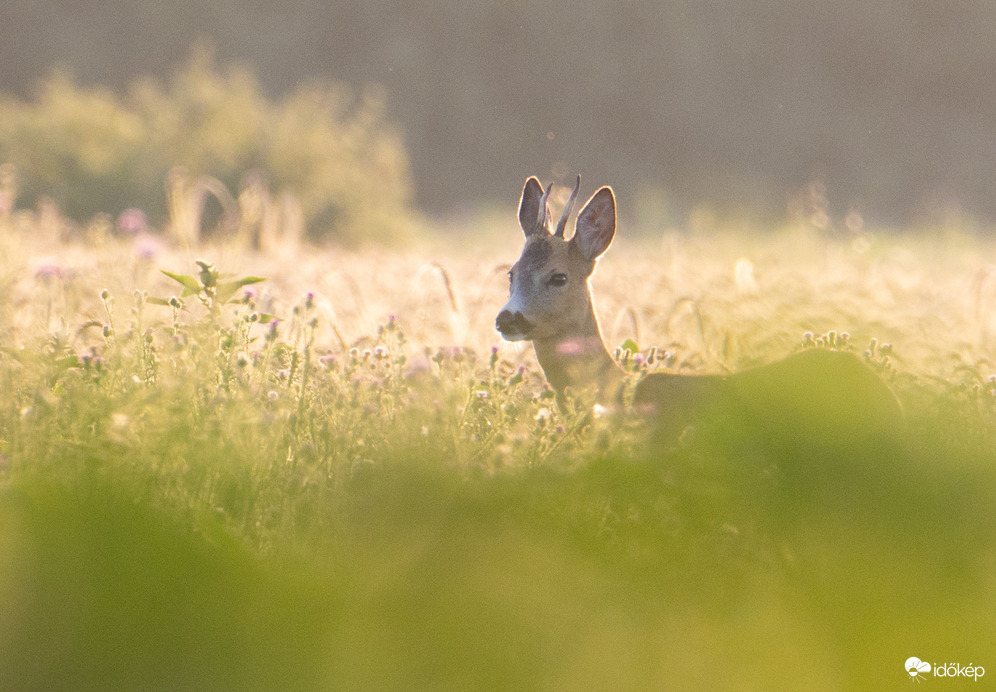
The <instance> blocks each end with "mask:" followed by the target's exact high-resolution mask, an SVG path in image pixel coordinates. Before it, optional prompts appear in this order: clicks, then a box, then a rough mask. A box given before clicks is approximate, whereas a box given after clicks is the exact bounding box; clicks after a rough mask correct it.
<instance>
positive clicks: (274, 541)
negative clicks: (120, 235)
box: [0, 219, 996, 689]
mask: <svg viewBox="0 0 996 692" xmlns="http://www.w3.org/2000/svg"><path fill="white" fill-rule="evenodd" d="M19 228H20V230H13V229H12V228H11V227H9V226H8V227H6V230H5V234H4V235H3V236H2V237H0V252H2V253H3V256H4V258H5V259H4V261H3V264H2V265H0V349H2V350H0V392H2V394H0V487H2V492H0V549H2V550H0V554H2V555H3V561H2V562H0V621H3V622H4V623H5V626H4V628H3V629H2V632H0V687H3V688H4V689H33V688H52V687H65V686H67V685H68V686H70V687H73V688H75V689H136V688H163V689H177V688H198V689H199V688H210V689H278V688H279V689H328V688H337V689H343V688H346V689H470V688H505V689H586V688H587V689H593V688H599V689H605V688H613V689H662V688H675V689H694V688H700V689H701V688H710V689H724V688H725V689H738V688H754V689H757V688H762V689H788V688H799V687H803V688H806V689H867V688H869V687H873V688H881V689H891V688H893V687H895V688H898V687H899V686H900V685H908V684H909V682H910V681H909V680H908V679H907V678H908V676H907V675H906V672H905V671H904V670H903V662H904V661H905V660H906V659H907V658H909V657H910V656H914V655H915V656H918V657H920V658H921V659H923V660H927V661H931V662H934V663H942V662H945V661H959V662H961V663H963V664H965V665H967V664H969V663H975V664H976V665H983V666H985V665H987V664H991V663H992V662H993V661H994V659H993V656H992V655H993V653H996V652H994V651H993V649H992V645H991V632H992V625H993V621H992V615H991V614H992V613H993V612H994V611H996V607H994V606H996V604H994V603H993V596H992V594H994V593H996V588H994V587H996V553H994V551H993V545H996V543H994V538H996V525H994V521H993V518H992V512H991V507H992V506H993V501H994V500H996V470H994V469H993V465H992V463H993V459H994V458H996V455H994V451H996V446H994V444H993V442H994V438H993V432H994V429H996V420H994V416H996V406H994V402H993V391H994V385H993V383H992V381H991V380H990V379H989V378H990V375H992V374H994V373H996V366H994V364H993V350H994V344H993V327H994V325H993V322H992V315H993V313H994V310H993V305H992V304H993V301H994V299H996V272H994V270H993V267H992V265H991V264H990V260H991V258H992V257H996V247H994V245H993V243H991V242H989V241H984V240H980V239H978V238H973V237H970V236H967V235H964V234H957V233H945V234H943V235H935V236H933V237H931V236H926V235H921V236H917V237H902V236H889V235H885V234H879V235H876V234H865V235H861V236H848V237H832V236H828V235H826V234H817V233H814V232H813V231H811V230H804V229H787V230H783V231H780V232H777V233H772V234H765V233H762V234H758V235H747V234H743V233H735V232H732V231H730V232H725V233H713V234H709V235H695V236H688V235H683V234H680V233H676V232H675V233H670V232H669V233H667V234H664V235H659V234H658V235H655V236H646V235H644V236H642V237H641V238H640V239H635V238H632V237H627V235H626V231H625V227H623V229H621V231H620V237H619V238H618V240H617V243H616V245H615V246H614V247H613V248H612V249H610V251H609V253H608V254H607V255H606V256H605V257H604V258H603V260H602V261H601V263H600V266H599V268H598V270H597V272H596V275H595V277H594V279H593V284H594V289H595V296H596V308H597V311H598V313H599V315H600V318H601V323H602V328H603V331H604V332H605V334H606V337H607V341H608V342H609V344H610V348H614V347H615V346H617V345H620V344H622V343H623V342H624V341H625V340H627V339H631V340H632V341H634V342H635V343H637V344H638V345H639V346H640V348H641V349H642V350H644V351H645V350H646V349H648V348H650V347H651V346H656V347H657V348H658V352H659V353H663V352H667V354H668V356H667V357H666V358H663V359H662V361H659V362H658V363H655V365H654V367H664V368H670V369H673V370H675V371H687V372H724V371H737V370H741V369H743V368H746V367H749V366H752V365H756V364H760V363H764V362H769V361H772V360H775V359H777V358H780V357H782V356H784V355H787V354H788V353H791V352H793V351H795V350H798V349H799V348H802V347H804V342H806V341H807V340H811V341H813V342H814V343H812V344H809V346H810V347H829V346H828V344H826V343H825V342H826V341H827V340H828V338H829V337H827V336H826V335H827V334H828V333H829V332H834V336H833V337H832V338H833V345H834V347H836V348H844V349H849V350H853V351H855V352H856V353H857V354H859V356H862V354H863V352H864V351H866V350H869V351H870V352H869V355H868V362H869V364H870V367H873V368H875V369H876V371H878V372H880V373H881V375H882V377H883V379H885V380H886V381H887V382H888V383H889V385H890V386H891V387H892V388H893V390H894V391H895V392H896V394H897V396H898V397H899V399H900V401H901V403H902V404H903V406H904V409H905V411H906V415H907V419H908V421H907V422H908V427H907V430H904V431H900V432H899V434H898V437H899V440H898V442H897V444H896V446H895V447H894V448H891V449H890V450H887V453H883V451H882V450H880V449H871V448H869V449H867V450H865V451H867V454H862V453H855V454H854V455H853V456H849V457H847V458H837V457H828V456H826V455H825V454H823V453H822V450H819V449H813V450H801V451H800V450H795V451H794V452H793V453H792V454H787V453H785V452H784V450H778V449H775V448H769V447H766V446H765V445H764V444H762V443H759V441H758V440H757V439H754V438H753V437H751V436H750V434H749V433H748V434H746V435H745V434H744V431H743V430H737V431H733V430H727V429H724V428H722V427H721V426H717V425H708V424H704V425H703V426H701V428H700V429H699V430H695V431H692V433H691V434H688V435H685V436H684V437H683V438H682V439H681V440H679V441H675V442H674V443H673V444H664V445H657V444H653V443H651V442H649V441H648V440H647V438H646V435H645V431H644V430H643V427H642V425H641V423H640V422H639V421H635V420H631V419H629V418H628V417H626V416H616V417H609V418H596V419H591V418H589V417H587V412H584V411H580V412H573V413H572V412H568V413H563V412H559V411H557V409H556V406H555V405H554V404H553V401H552V399H551V398H550V396H549V393H548V392H546V391H545V390H544V388H543V383H542V378H541V375H540V373H539V372H538V371H537V367H536V366H535V363H534V360H533V356H532V352H531V349H530V348H528V347H526V348H522V347H519V346H513V345H509V344H503V343H500V342H499V340H498V338H497V335H496V334H495V332H494V328H493V321H494V316H495V314H496V313H497V311H498V309H499V308H500V306H501V305H502V304H503V302H504V300H505V290H506V278H505V271H506V269H507V265H509V264H511V263H512V262H513V261H514V260H515V259H516V258H517V256H518V252H519V247H520V242H521V238H520V237H519V233H518V232H517V231H516V230H515V226H514V224H513V223H508V224H505V225H495V226H494V227H490V226H487V225H485V226H483V227H475V228H473V229H470V230H469V231H468V229H433V231H434V232H433V233H432V235H431V236H429V235H428V234H427V238H428V239H426V240H424V241H422V243H420V244H419V243H416V244H413V245H411V246H408V247H406V248H404V249H398V250H391V249H368V250H363V251H342V250H337V249H331V248H330V249H315V248H307V249H300V250H297V249H295V248H285V250H286V251H285V252H284V253H283V254H282V255H279V253H276V252H274V253H271V254H270V255H261V254H258V253H253V252H250V251H247V250H245V249H242V248H239V247H238V246H236V245H234V244H231V245H225V244H218V245H215V246H205V247H201V248H198V249H197V250H196V251H180V250H177V249H175V248H170V247H168V246H165V245H156V246H153V245H151V244H149V240H148V239H145V240H142V241H133V240H122V239H117V238H114V237H113V236H110V235H106V234H101V233H97V232H92V233H91V234H90V236H89V237H87V238H86V239H85V240H74V241H69V240H66V239H65V238H57V237H55V235H56V234H55V233H54V232H52V231H51V229H46V228H44V227H43V225H42V224H41V221H39V220H37V219H35V220H33V221H32V223H30V224H22V225H21V226H20V227H19ZM26 231H31V232H26ZM633 235H636V234H633ZM139 243H145V244H139ZM200 258H204V259H207V260H209V261H210V262H213V263H214V265H215V267H216V269H217V271H219V272H222V273H226V272H227V273H231V274H232V275H233V278H236V279H237V278H240V277H248V276H260V277H266V278H267V281H265V282H262V283H255V284H252V285H248V286H246V288H245V289H243V290H242V291H240V292H239V294H238V295H237V301H236V302H235V303H233V304H230V305H226V306H224V307H222V308H220V309H219V310H217V311H216V312H214V313H212V311H211V310H210V309H209V308H207V307H205V306H204V305H203V304H201V302H200V301H199V300H198V297H197V296H195V295H188V296H186V297H182V300H183V301H184V305H185V307H184V308H183V309H181V310H178V311H176V312H174V310H173V309H172V308H170V307H169V306H168V305H161V304H157V303H155V302H152V301H150V300H149V298H161V299H166V300H168V299H169V298H171V297H173V296H176V297H178V298H179V297H181V296H180V290H181V286H180V284H179V283H177V282H175V281H173V280H171V279H169V278H168V277H166V276H165V275H163V274H162V273H161V271H160V270H167V271H170V272H173V273H176V274H187V275H190V276H192V277H197V276H198V271H199V268H198V267H197V266H196V265H195V264H194V260H195V259H200ZM105 291H106V293H104V292H105ZM136 291H137V292H138V293H137V294H136V293H135V292H136ZM272 318H276V322H275V323H274V322H273V321H272ZM845 333H846V334H847V337H846V338H845V337H844V336H843V335H844V334H845ZM821 339H822V340H823V342H824V344H823V346H816V345H815V342H817V341H819V340H821ZM873 339H874V340H875V345H874V347H871V342H872V340H873ZM493 347H497V348H496V349H495V348H493ZM862 357H864V356H862ZM523 366H524V369H523Z"/></svg>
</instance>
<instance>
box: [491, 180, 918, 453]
mask: <svg viewBox="0 0 996 692" xmlns="http://www.w3.org/2000/svg"><path fill="white" fill-rule="evenodd" d="M580 184H581V178H580V176H578V180H577V184H576V185H575V187H574V191H573V192H572V193H571V196H570V199H569V200H568V202H567V205H566V206H565V208H564V211H563V213H562V215H561V217H560V220H559V222H558V223H557V226H556V228H551V217H550V212H549V209H548V208H547V199H548V197H549V194H550V189H549V188H548V189H547V190H546V191H545V192H544V190H543V187H542V185H540V183H539V181H538V180H537V179H536V178H535V177H531V178H529V179H528V180H526V184H525V187H524V188H523V190H522V198H521V200H520V202H519V224H520V225H521V226H522V230H523V232H524V233H525V235H526V244H525V247H524V248H523V250H522V255H521V257H520V258H519V261H518V262H516V263H515V264H514V265H513V266H512V268H511V270H510V271H509V283H510V288H509V293H510V295H509V300H508V303H507V304H506V305H505V307H504V308H502V310H501V312H500V313H499V314H498V318H497V320H496V321H495V326H496V327H497V329H498V331H499V332H500V333H501V335H502V337H503V338H505V339H506V340H508V341H525V340H529V341H532V342H533V346H534V348H535V350H536V358H537V360H539V363H540V366H541V367H542V368H543V372H544V374H545V375H546V379H547V380H548V381H549V383H550V385H551V386H552V387H553V389H554V390H555V391H556V393H557V401H558V403H559V404H560V405H561V407H563V405H564V402H565V390H566V389H567V388H568V387H570V388H571V389H572V390H573V391H574V393H576V394H579V395H584V394H586V393H588V394H594V396H595V401H597V402H598V403H599V404H602V405H606V406H616V405H620V404H622V399H623V390H624V384H625V381H626V377H625V375H624V373H623V371H622V369H621V368H620V367H619V366H618V365H617V363H616V362H615V361H614V360H613V358H612V357H611V356H610V355H609V353H608V351H607V350H606V348H605V344H604V342H603V341H602V335H601V333H600V331H599V328H598V321H597V319H596V317H595V311H594V308H593V307H592V299H591V288H590V286H589V284H588V280H589V278H590V277H591V275H592V272H593V271H594V269H595V261H596V260H597V259H598V257H599V256H600V255H602V253H604V252H605V251H606V250H607V249H608V247H609V244H610V243H611V242H612V238H613V236H614V235H615V230H616V203H615V196H614V195H613V193H612V189H611V188H609V187H602V188H599V189H598V191H596V192H595V194H594V195H592V196H591V198H590V199H589V200H588V201H587V202H586V203H585V205H584V207H583V208H582V209H581V211H580V212H579V213H578V216H577V221H576V222H575V230H574V234H573V235H572V237H571V238H570V239H566V238H565V237H564V230H565V227H566V226H567V220H568V217H569V216H570V213H571V207H572V206H573V204H574V201H575V199H576V197H577V193H578V189H579V188H580ZM550 188H552V185H551V186H550ZM632 403H633V408H634V410H635V411H637V412H638V413H641V414H644V415H646V416H648V417H650V418H652V419H653V420H654V422H655V428H656V429H657V430H658V432H663V433H664V434H666V435H676V434H678V433H680V432H681V431H682V430H684V429H685V427H686V426H687V425H688V424H689V423H692V422H695V421H696V420H697V419H699V418H700V417H703V416H706V415H708V414H711V413H716V412H718V413H723V414H731V415H733V416H735V417H736V418H737V419H738V420H741V421H746V422H747V423H748V424H749V425H751V424H754V423H758V424H759V425H761V426H762V427H768V428H772V427H774V428H776V429H777V430H778V431H780V432H785V433H787V434H788V435H791V434H792V432H793V431H796V430H798V431H799V434H800V435H807V436H811V435H813V434H815V435H821V434H822V435H824V436H829V437H831V438H840V436H841V435H844V436H845V437H846V436H859V437H861V436H867V435H869V434H875V435H878V434H882V435H887V436H888V435H893V434H895V432H896V428H897V427H898V426H899V425H901V421H902V412H901V410H900V408H899V403H898V401H897V400H896V398H895V396H894V395H893V394H892V392H891V391H890V390H889V388H888V387H887V386H886V385H885V383H883V382H882V380H881V379H879V377H878V376H877V375H876V374H875V373H873V372H872V371H871V370H870V369H869V368H868V367H867V366H866V365H865V364H864V363H862V362H861V361H860V360H859V359H858V358H857V357H855V356H854V355H852V354H850V353H846V352H841V351H830V350H824V349H811V350H807V351H802V352H800V353H796V354H794V355H790V356H788V357H787V358H785V359H783V360H781V361H778V362H776V363H773V364H770V365H765V366H761V367H758V368H754V369H751V370H746V371H743V372H740V373H737V374H733V375H678V374H671V373H661V372H656V373H651V374H648V375H645V376H644V377H643V378H642V379H641V380H640V381H639V382H638V383H637V385H636V389H635V392H634V394H633V400H632Z"/></svg>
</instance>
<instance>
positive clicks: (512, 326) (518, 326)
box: [495, 310, 533, 335]
mask: <svg viewBox="0 0 996 692" xmlns="http://www.w3.org/2000/svg"><path fill="white" fill-rule="evenodd" d="M495 327H496V328H497V329H498V331H499V332H501V333H502V334H503V335H506V334H522V335H526V334H528V333H529V332H530V330H532V328H533V324H532V323H531V322H530V321H529V320H527V319H526V317H525V315H523V314H522V313H521V312H512V311H511V310H502V311H501V312H500V313H498V319H496V320H495Z"/></svg>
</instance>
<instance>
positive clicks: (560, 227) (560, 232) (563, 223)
mask: <svg viewBox="0 0 996 692" xmlns="http://www.w3.org/2000/svg"><path fill="white" fill-rule="evenodd" d="M550 187H553V185H552V184H551V185H550ZM580 189H581V174H580V173H579V174H578V180H577V182H576V183H574V190H573V192H571V196H570V198H569V199H568V200H567V206H565V207H564V213H563V214H561V216H560V221H559V222H558V223H557V232H556V233H554V235H555V236H557V237H558V238H563V237H564V229H565V228H566V227H567V218H568V217H569V216H570V215H571V209H572V208H573V207H574V200H575V199H576V198H577V196H578V190H580ZM547 192H549V190H547Z"/></svg>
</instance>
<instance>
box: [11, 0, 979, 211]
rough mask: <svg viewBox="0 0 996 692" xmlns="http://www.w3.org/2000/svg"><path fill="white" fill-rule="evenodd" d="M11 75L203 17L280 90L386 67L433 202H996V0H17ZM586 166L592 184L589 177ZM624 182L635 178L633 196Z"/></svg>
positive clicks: (140, 51) (103, 72)
mask: <svg viewBox="0 0 996 692" xmlns="http://www.w3.org/2000/svg"><path fill="white" fill-rule="evenodd" d="M3 15H4V16H3V22H2V27H0V32H2V34H0V90H3V91H6V92H12V93H14V94H18V95H20V96H26V95H29V94H31V93H32V89H33V88H34V86H33V85H35V84H36V82H37V80H38V79H39V78H41V77H43V76H44V75H45V74H46V73H47V72H48V70H49V69H50V68H51V66H52V65H53V64H62V65H65V66H67V67H68V68H69V70H70V71H71V74H73V75H74V76H75V78H76V79H77V80H79V81H80V82H82V83H84V84H91V83H101V84H107V85H109V86H110V87H112V88H114V89H124V88H125V87H126V85H128V84H130V83H131V81H132V80H133V79H134V78H135V77H136V76H139V75H145V74H150V75H159V76H163V75H165V74H167V73H168V72H169V70H170V69H172V68H173V66H175V65H177V64H179V63H182V62H183V61H184V60H185V58H186V56H187V54H188V52H189V50H190V46H191V45H192V44H194V43H195V42H196V41H197V40H199V39H206V40H208V41H210V42H211V44H212V45H214V46H215V47H216V49H217V53H218V57H219V59H220V60H221V61H229V60H236V61H239V62H241V63H243V64H245V65H247V66H248V67H249V68H251V69H252V70H253V71H254V72H255V74H257V75H258V78H259V80H260V83H261V85H262V88H263V89H264V90H265V91H266V92H267V93H268V94H269V95H270V96H271V97H272V98H277V97H281V96H282V95H284V94H287V93H290V92H293V90H294V89H295V88H296V87H297V86H298V84H299V83H301V82H302V81H307V80H310V79H312V78H315V77H321V78H326V79H333V80H340V81H343V82H345V83H348V84H352V85H355V86H357V87H358V88H362V87H363V86H364V85H367V84H371V83H373V84H379V85H383V87H384V88H385V90H386V94H387V109H388V110H387V115H388V117H389V118H390V119H391V120H392V121H393V122H395V123H397V124H398V125H399V126H400V129H401V131H402V132H403V136H404V141H405V146H406V149H407V152H408V154H409V156H410V158H411V166H412V178H413V180H414V184H415V195H416V199H417V201H418V203H419V204H420V205H421V206H422V207H423V208H425V209H427V210H429V211H433V212H451V211H454V210H459V209H460V208H462V207H464V206H467V207H472V206H476V205H479V204H481V203H496V204H502V205H506V206H507V205H508V204H511V203H512V201H513V199H514V198H515V196H516V194H517V192H518V189H519V186H520V185H521V182H522V180H523V179H524V177H525V176H527V175H530V174H534V173H535V174H538V175H540V176H541V177H542V178H544V179H545V180H561V181H565V182H566V181H567V180H569V179H570V178H571V177H572V176H573V174H574V173H575V172H580V173H582V175H583V176H584V178H585V180H586V182H587V185H588V186H594V185H597V184H603V183H610V184H612V185H614V186H615V187H616V189H617V191H618V192H619V193H620V195H621V196H622V197H623V198H624V199H623V203H624V204H630V205H631V206H636V204H635V203H636V202H639V201H640V200H641V199H644V200H645V199H648V198H653V199H654V200H656V201H655V202H654V204H652V205H650V207H649V208H652V209H654V210H656V211H655V213H660V214H661V215H663V216H665V217H668V218H663V219H661V223H668V222H670V223H674V222H677V223H681V222H682V221H683V219H684V218H685V216H684V215H685V214H687V213H688V211H689V210H691V209H693V208H695V207H696V206H698V205H703V204H706V205H709V206H711V207H713V208H715V209H717V210H721V211H722V210H728V211H733V212H738V213H739V212H747V213H750V214H752V215H753V216H755V217H756V218H762V219H771V218H775V217H777V216H779V215H783V214H784V213H785V211H786V208H787V202H788V200H789V199H790V198H791V197H792V195H793V194H794V193H795V192H796V191H799V190H803V189H805V188H806V186H807V185H808V184H809V183H810V182H812V181H819V182H820V183H821V184H822V185H823V186H824V187H825V190H826V196H827V198H828V199H829V205H830V207H829V211H830V213H831V215H832V216H834V217H835V218H837V219H842V218H843V217H844V216H845V215H847V214H848V213H849V212H851V211H858V212H860V213H862V214H864V215H865V218H868V219H871V220H873V221H877V222H880V223H908V222H910V221H911V220H928V221H929V220H938V217H943V215H946V214H950V213H952V212H954V213H960V214H967V215H970V216H975V217H978V218H983V219H988V218H990V217H994V216H996V195H994V194H993V192H994V190H993V186H994V183H993V179H994V176H993V175H992V163H991V162H993V161H996V137H993V135H992V132H991V128H992V123H993V122H996V81H993V80H992V79H991V75H992V74H993V72H994V68H996V41H994V37H996V5H994V4H991V3H982V2H971V1H969V0H948V1H947V2H937V1H936V0H876V1H875V2H867V0H838V1H837V2H826V1H825V0H726V1H720V0H695V1H692V0H636V1H634V2H626V3H619V2H609V0H592V1H591V2H588V3H585V4H584V5H580V6H576V7H572V6H570V5H564V4H563V3H556V2H552V1H551V0H507V1H506V2H501V3H495V2H483V1H482V0H476V1H470V2H462V3H458V2H452V0H422V2H419V3H403V2H390V1H388V0H364V2H359V1H356V0H340V1H338V2H335V3H321V2H317V1H316V0H284V2H282V3H279V4H274V3H272V2H263V1H262V0H209V1H203V0H198V1H196V2H195V1H194V0H177V1H176V2H171V3H168V4H165V3H161V2H152V1H150V0H141V1H135V0H104V1H103V2H101V3H78V2H69V0H60V1H56V2H47V3H37V2H33V1H32V0H7V2H5V7H4V10H3ZM590 189H591V188H590V187H589V191H590ZM627 197H629V198H630V199H629V200H626V199H625V198H627Z"/></svg>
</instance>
